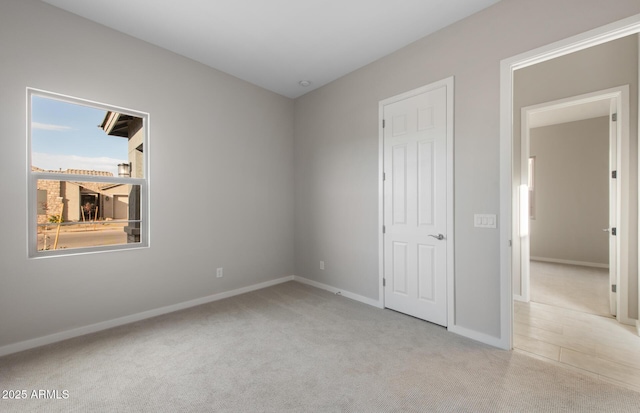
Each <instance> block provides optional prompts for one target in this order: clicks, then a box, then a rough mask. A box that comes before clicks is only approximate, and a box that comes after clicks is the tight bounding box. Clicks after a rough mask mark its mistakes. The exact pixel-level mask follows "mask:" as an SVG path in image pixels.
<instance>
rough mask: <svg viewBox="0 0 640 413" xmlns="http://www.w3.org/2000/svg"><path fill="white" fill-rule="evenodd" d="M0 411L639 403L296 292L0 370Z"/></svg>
mask: <svg viewBox="0 0 640 413" xmlns="http://www.w3.org/2000/svg"><path fill="white" fill-rule="evenodd" d="M0 383H1V388H2V389H14V390H16V389H26V390H28V391H31V390H33V389H57V390H60V391H62V390H68V392H69V398H68V399H66V400H38V399H34V400H31V399H27V400H0V411H3V412H29V411H39V412H42V411H47V412H49V411H51V412H55V411H65V412H67V411H70V412H134V411H135V412H178V411H181V412H218V411H228V412H287V411H291V412H405V411H416V412H417V411H420V412H538V411H541V412H542V411H543V412H549V411H563V412H568V411H575V412H630V411H639V410H640V394H639V393H636V392H633V391H631V390H626V389H623V388H619V387H616V386H614V385H610V384H607V383H603V382H602V381H598V380H595V379H592V378H590V377H587V376H583V375H581V374H579V373H574V372H572V371H569V370H565V369H563V368H559V367H555V366H552V365H550V364H548V363H545V362H542V361H539V360H535V359H532V358H530V357H526V356H523V355H520V354H516V353H513V352H509V351H502V350H497V349H494V348H491V347H489V346H486V345H483V344H480V343H477V342H473V341H471V340H468V339H465V338H463V337H460V336H457V335H455V334H452V333H449V332H447V331H446V330H445V329H444V328H441V327H438V326H435V325H432V324H429V323H427V322H424V321H420V320H417V319H415V318H412V317H408V316H405V315H402V314H398V313H395V312H393V311H389V310H380V309H376V308H373V307H370V306H367V305H364V304H361V303H358V302H355V301H352V300H349V299H347V298H344V297H341V296H336V295H333V294H331V293H328V292H326V291H323V290H318V289H316V288H313V287H309V286H306V285H302V284H299V283H295V282H289V283H286V284H281V285H278V286H275V287H271V288H268V289H264V290H260V291H256V292H252V293H248V294H244V295H241V296H237V297H233V298H230V299H226V300H222V301H218V302H214V303H210V304H206V305H203V306H199V307H196V308H192V309H188V310H184V311H180V312H177V313H173V314H168V315H165V316H161V317H157V318H154V319H150V320H146V321H142V322H138V323H135V324H130V325H127V326H122V327H118V328H115V329H112V330H109V331H104V332H100V333H96V334H92V335H88V336H84V337H79V338H76V339H72V340H68V341H66V342H62V343H57V344H53V345H50V346H46V347H42V348H39V349H34V350H30V351H26V352H22V353H18V354H14V355H10V356H6V357H3V358H0Z"/></svg>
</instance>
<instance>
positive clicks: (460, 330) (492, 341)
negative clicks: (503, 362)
mask: <svg viewBox="0 0 640 413" xmlns="http://www.w3.org/2000/svg"><path fill="white" fill-rule="evenodd" d="M447 330H449V331H450V332H452V333H455V334H458V335H460V336H463V337H466V338H470V339H471V340H475V341H479V342H481V343H484V344H488V345H490V346H493V347H497V348H501V349H503V350H511V348H510V344H509V343H508V342H507V341H506V340H503V339H500V337H494V336H490V335H488V334H484V333H479V332H477V331H475V330H469V329H468V328H465V327H460V326H456V325H450V326H449V327H448V328H447Z"/></svg>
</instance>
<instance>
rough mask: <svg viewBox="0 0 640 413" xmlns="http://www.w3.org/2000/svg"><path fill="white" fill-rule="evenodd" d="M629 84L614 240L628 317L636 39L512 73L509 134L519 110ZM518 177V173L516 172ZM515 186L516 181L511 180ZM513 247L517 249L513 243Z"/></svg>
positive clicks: (633, 297)
mask: <svg viewBox="0 0 640 413" xmlns="http://www.w3.org/2000/svg"><path fill="white" fill-rule="evenodd" d="M622 85H629V103H630V109H629V113H630V119H629V128H630V130H629V147H628V148H623V150H622V156H623V162H625V163H627V164H628V165H629V176H628V178H629V179H625V180H623V181H622V186H623V194H622V203H623V208H624V209H626V210H627V211H628V212H627V214H624V213H623V217H622V220H621V223H620V227H621V228H623V229H628V231H624V230H623V229H621V231H620V236H621V239H620V242H622V243H626V244H627V245H628V248H629V251H630V261H629V262H628V264H627V263H621V266H620V268H621V271H625V268H626V269H627V272H628V274H629V291H628V297H629V314H628V316H629V317H630V318H637V317H638V181H637V176H638V165H637V153H638V37H637V36H636V35H632V36H627V37H624V38H621V39H618V40H615V41H612V42H609V43H605V44H602V45H599V46H595V47H592V48H589V49H585V50H582V51H580V52H576V53H572V54H569V55H566V56H563V57H560V58H557V59H553V60H550V61H547V62H544V63H540V64H537V65H534V66H530V67H527V68H524V69H520V70H517V71H516V72H515V75H514V98H513V101H514V105H513V106H514V117H513V124H514V126H513V130H514V136H519V135H520V112H521V108H523V107H527V106H531V105H536V104H539V103H544V102H550V101H554V100H558V99H563V98H567V97H571V96H577V95H581V94H585V93H590V92H595V91H598V90H604V89H609V88H612V87H616V86H622ZM513 153H514V154H518V155H517V156H514V157H513V163H514V171H520V156H519V154H520V141H519V140H518V139H515V141H514V145H513ZM518 175H519V174H518ZM515 181H516V182H518V180H515ZM514 241H515V242H514V248H519V245H518V244H517V241H518V240H517V239H516V240H514ZM519 268H520V266H519V263H514V269H515V270H516V271H514V278H513V280H514V282H513V288H514V292H515V293H518V292H519V291H520V274H519V272H518V271H517V270H518V269H519Z"/></svg>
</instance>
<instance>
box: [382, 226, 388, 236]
mask: <svg viewBox="0 0 640 413" xmlns="http://www.w3.org/2000/svg"><path fill="white" fill-rule="evenodd" d="M386 232H387V227H385V226H384V225H383V226H382V233H383V234H384V233H386Z"/></svg>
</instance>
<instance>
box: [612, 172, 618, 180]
mask: <svg viewBox="0 0 640 413" xmlns="http://www.w3.org/2000/svg"><path fill="white" fill-rule="evenodd" d="M611 177H612V178H613V179H616V178H617V177H618V171H611Z"/></svg>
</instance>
